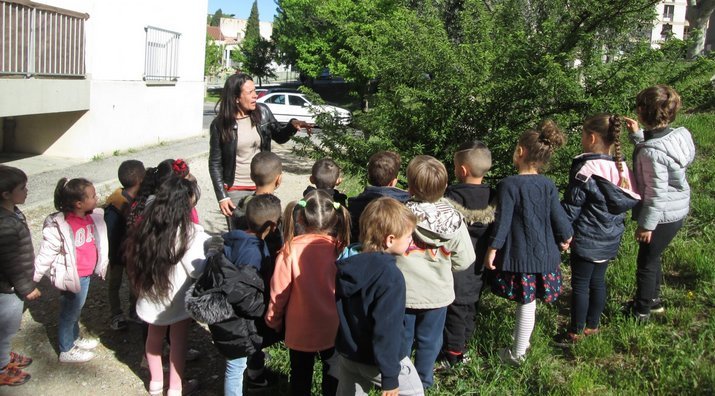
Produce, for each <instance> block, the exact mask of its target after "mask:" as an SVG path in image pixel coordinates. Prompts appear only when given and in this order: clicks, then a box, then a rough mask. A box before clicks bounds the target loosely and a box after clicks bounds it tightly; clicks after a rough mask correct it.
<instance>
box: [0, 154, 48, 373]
mask: <svg viewBox="0 0 715 396" xmlns="http://www.w3.org/2000/svg"><path fill="white" fill-rule="evenodd" d="M26 198H27V175H25V172H23V171H21V170H20V169H18V168H14V167H12V166H6V165H0V386H2V385H8V386H17V385H22V384H24V383H25V382H27V381H29V380H30V374H28V373H26V372H25V371H23V370H22V369H23V368H25V367H27V366H29V365H30V363H32V359H31V358H29V357H27V356H23V355H20V354H17V353H15V352H11V351H10V348H11V344H12V338H13V337H14V336H15V334H16V333H17V331H18V330H19V329H20V322H21V321H22V308H23V305H24V303H23V300H25V301H31V300H34V299H36V298H38V297H40V291H39V290H38V289H37V287H36V285H35V282H34V281H33V280H32V276H33V275H34V273H35V264H34V263H35V253H34V249H33V248H32V238H31V237H30V230H29V228H27V222H26V221H25V215H23V214H22V212H21V211H20V209H18V208H17V206H16V205H20V204H23V203H25V199H26Z"/></svg>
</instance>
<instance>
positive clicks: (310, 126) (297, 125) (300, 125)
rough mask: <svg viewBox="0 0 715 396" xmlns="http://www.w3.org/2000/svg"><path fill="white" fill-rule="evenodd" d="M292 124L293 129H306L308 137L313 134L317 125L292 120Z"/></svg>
mask: <svg viewBox="0 0 715 396" xmlns="http://www.w3.org/2000/svg"><path fill="white" fill-rule="evenodd" d="M290 124H291V125H293V128H295V129H297V130H301V129H304V128H305V131H306V132H307V133H308V136H310V135H312V134H313V127H314V126H315V124H309V123H307V122H305V121H301V120H291V122H290Z"/></svg>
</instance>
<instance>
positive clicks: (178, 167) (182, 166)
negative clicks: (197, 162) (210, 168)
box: [171, 159, 189, 177]
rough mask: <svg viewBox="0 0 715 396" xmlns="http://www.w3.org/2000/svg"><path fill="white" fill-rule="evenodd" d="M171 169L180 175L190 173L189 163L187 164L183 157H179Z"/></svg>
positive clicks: (183, 175)
mask: <svg viewBox="0 0 715 396" xmlns="http://www.w3.org/2000/svg"><path fill="white" fill-rule="evenodd" d="M171 169H172V170H173V171H174V174H175V175H177V176H180V177H185V176H186V175H188V174H189V165H188V164H186V161H184V160H182V159H177V160H175V161H174V162H173V163H172V164H171Z"/></svg>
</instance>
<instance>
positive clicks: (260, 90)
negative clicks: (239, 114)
mask: <svg viewBox="0 0 715 396" xmlns="http://www.w3.org/2000/svg"><path fill="white" fill-rule="evenodd" d="M273 92H292V93H300V91H299V90H297V89H296V88H284V87H268V88H262V87H258V88H256V93H257V94H258V97H259V98H262V97H264V96H266V95H268V94H269V93H273Z"/></svg>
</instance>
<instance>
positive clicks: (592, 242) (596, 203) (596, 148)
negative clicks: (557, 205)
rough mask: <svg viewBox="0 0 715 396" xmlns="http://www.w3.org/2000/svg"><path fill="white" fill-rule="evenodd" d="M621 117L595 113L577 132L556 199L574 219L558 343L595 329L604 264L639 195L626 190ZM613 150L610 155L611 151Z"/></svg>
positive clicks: (628, 179) (616, 245) (603, 288)
mask: <svg viewBox="0 0 715 396" xmlns="http://www.w3.org/2000/svg"><path fill="white" fill-rule="evenodd" d="M620 133H621V120H620V118H619V117H618V116H616V115H611V114H598V115H596V116H593V117H591V118H589V119H587V120H586V121H585V122H584V124H583V131H582V133H581V146H582V147H583V152H584V153H583V154H581V155H579V156H577V157H576V158H574V160H573V162H572V163H571V171H570V172H569V184H568V187H567V188H566V192H565V193H564V199H563V201H562V202H561V204H562V205H563V207H564V209H565V210H566V215H567V216H568V219H569V221H570V222H571V224H572V225H573V229H574V236H573V242H571V260H570V261H571V288H572V289H573V292H572V294H571V324H570V325H569V328H568V331H567V332H566V333H565V334H563V335H561V336H560V337H559V338H558V339H557V343H565V344H566V345H568V344H569V343H572V342H575V341H578V340H579V339H580V338H582V337H583V336H587V335H591V334H595V333H596V332H598V325H599V323H600V320H601V313H602V312H603V308H604V307H605V305H606V268H608V262H609V261H610V260H612V259H613V258H615V257H616V254H617V253H618V248H619V247H620V244H621V236H622V235H623V231H624V230H625V224H624V219H625V216H626V212H627V211H628V209H630V208H632V207H633V206H635V205H636V203H638V200H639V199H640V196H639V195H638V194H636V193H634V192H633V191H631V185H632V184H631V179H632V177H631V174H630V171H629V170H628V167H627V165H626V163H625V162H624V161H623V160H622V159H621V142H620ZM611 152H614V154H615V156H611Z"/></svg>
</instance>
